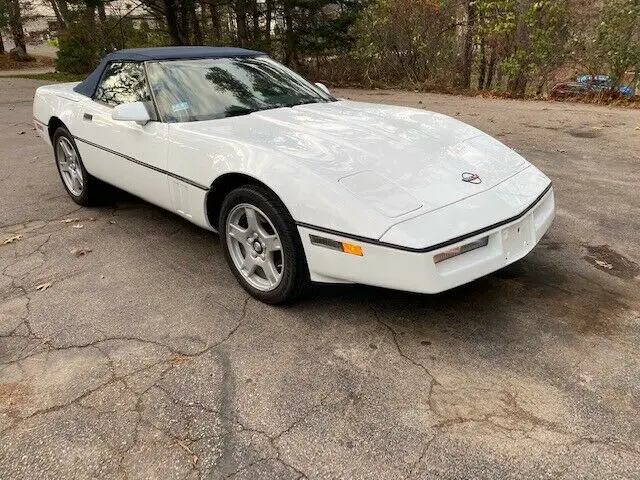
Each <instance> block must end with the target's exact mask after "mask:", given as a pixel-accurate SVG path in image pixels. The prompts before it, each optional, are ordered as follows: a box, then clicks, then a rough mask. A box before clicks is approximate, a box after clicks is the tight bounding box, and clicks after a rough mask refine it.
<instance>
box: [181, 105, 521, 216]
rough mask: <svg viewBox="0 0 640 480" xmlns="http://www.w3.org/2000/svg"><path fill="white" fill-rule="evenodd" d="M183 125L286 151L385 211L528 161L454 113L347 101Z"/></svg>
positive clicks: (449, 198) (446, 198) (482, 183)
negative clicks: (453, 114) (463, 121)
mask: <svg viewBox="0 0 640 480" xmlns="http://www.w3.org/2000/svg"><path fill="white" fill-rule="evenodd" d="M229 125H231V126H232V129H231V133H229V128H228V127H229ZM180 129H181V130H184V131H189V132H191V133H194V134H199V135H208V136H212V137H216V138H218V139H219V138H220V137H221V136H222V135H223V134H224V132H226V134H227V135H230V136H231V137H232V138H233V139H234V141H238V142H242V143H243V144H245V145H246V144H251V145H254V146H255V148H257V149H266V150H268V152H272V153H273V154H276V153H277V154H280V155H286V156H287V157H289V158H290V159H292V160H293V161H295V162H296V163H299V164H300V166H301V167H306V168H308V169H311V170H312V171H314V172H315V173H316V174H318V175H321V176H322V177H324V178H325V179H326V180H328V181H332V182H337V183H338V184H340V185H341V186H342V187H344V188H345V189H347V190H348V191H350V192H351V193H352V194H353V195H355V196H357V197H358V198H359V199H361V200H363V201H365V202H366V203H367V204H368V205H369V206H371V207H372V208H375V209H376V210H378V211H379V212H380V213H382V214H384V215H385V216H387V217H398V216H401V215H404V214H406V213H409V212H412V211H415V210H421V211H422V212H423V213H424V212H427V211H431V210H434V209H437V208H441V207H443V206H445V205H448V204H451V203H454V202H457V201H460V200H462V199H464V198H467V197H469V196H472V195H476V194H478V193H481V192H483V191H486V190H487V189H490V188H492V187H493V186H495V185H497V184H499V183H501V182H503V181H504V180H505V179H507V178H509V177H511V176H513V175H515V174H516V173H518V172H519V171H521V170H523V169H524V168H526V167H527V166H528V165H529V164H528V162H527V161H526V160H525V159H524V158H522V157H521V156H520V155H518V154H517V153H515V152H514V151H512V150H510V149H509V148H507V147H506V146H504V145H503V144H501V143H500V142H498V141H497V140H495V139H493V138H491V137H490V136H488V135H486V134H484V133H482V132H481V131H480V130H477V129H476V128H474V127H471V126H469V125H466V124H464V123H462V122H460V121H458V120H455V119H453V118H451V117H447V116H445V115H441V114H438V113H433V112H427V111H424V110H418V109H413V108H404V107H396V106H388V105H378V104H367V103H360V102H351V101H338V102H332V103H321V104H311V105H302V106H297V107H293V108H279V109H273V110H264V111H260V112H255V113H253V114H250V115H245V116H242V117H234V118H228V119H224V120H212V121H205V122H193V123H185V124H181V125H180ZM463 174H476V175H478V176H479V180H474V182H473V183H471V182H465V181H463ZM469 176H470V175H465V178H467V179H468V178H469ZM476 182H479V183H476Z"/></svg>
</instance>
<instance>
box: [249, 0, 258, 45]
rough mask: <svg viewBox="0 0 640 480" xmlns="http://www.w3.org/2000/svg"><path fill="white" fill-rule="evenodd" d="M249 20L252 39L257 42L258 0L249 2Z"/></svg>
mask: <svg viewBox="0 0 640 480" xmlns="http://www.w3.org/2000/svg"><path fill="white" fill-rule="evenodd" d="M251 20H252V27H253V32H251V34H252V36H253V41H254V42H257V41H259V40H260V11H259V10H258V0H252V2H251Z"/></svg>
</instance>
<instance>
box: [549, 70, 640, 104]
mask: <svg viewBox="0 0 640 480" xmlns="http://www.w3.org/2000/svg"><path fill="white" fill-rule="evenodd" d="M611 85H612V82H611V77H609V75H595V76H592V75H579V76H578V77H577V78H576V81H575V82H561V83H557V84H555V85H554V86H553V88H552V89H551V98H557V99H560V98H568V97H577V96H580V95H585V94H588V93H598V92H606V91H608V90H611ZM618 91H619V92H620V94H621V95H622V96H624V97H633V96H634V95H635V91H634V89H633V87H630V86H628V85H621V86H620V87H619V89H618Z"/></svg>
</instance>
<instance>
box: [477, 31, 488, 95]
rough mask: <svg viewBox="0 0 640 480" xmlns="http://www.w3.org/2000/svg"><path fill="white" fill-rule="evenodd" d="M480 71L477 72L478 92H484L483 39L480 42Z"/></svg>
mask: <svg viewBox="0 0 640 480" xmlns="http://www.w3.org/2000/svg"><path fill="white" fill-rule="evenodd" d="M479 70H480V71H479V72H478V90H484V81H485V78H486V76H487V50H486V45H485V41H484V38H483V39H482V40H480V69H479Z"/></svg>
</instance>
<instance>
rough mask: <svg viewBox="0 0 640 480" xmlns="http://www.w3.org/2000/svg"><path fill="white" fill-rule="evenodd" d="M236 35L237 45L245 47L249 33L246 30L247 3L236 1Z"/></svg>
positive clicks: (244, 0) (241, 0)
mask: <svg viewBox="0 0 640 480" xmlns="http://www.w3.org/2000/svg"><path fill="white" fill-rule="evenodd" d="M235 13H236V35H237V36H238V44H239V45H240V46H241V47H245V46H246V45H247V43H248V41H249V32H248V28H247V2H246V0H236V8H235Z"/></svg>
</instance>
